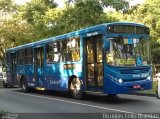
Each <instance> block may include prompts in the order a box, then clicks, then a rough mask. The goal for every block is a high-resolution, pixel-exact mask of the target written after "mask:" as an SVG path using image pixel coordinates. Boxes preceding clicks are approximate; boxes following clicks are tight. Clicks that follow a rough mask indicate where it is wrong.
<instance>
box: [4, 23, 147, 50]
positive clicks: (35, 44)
mask: <svg viewBox="0 0 160 119" xmlns="http://www.w3.org/2000/svg"><path fill="white" fill-rule="evenodd" d="M108 25H135V26H145V25H143V24H139V23H134V22H111V23H103V24H100V25H96V26H92V27H88V28H84V29H80V30H77V31H74V32H70V33H66V34H62V35H59V36H55V37H50V38H47V39H43V40H40V41H36V42H32V43H28V44H25V45H20V46H17V47H14V48H10V49H7V50H6V51H7V52H9V51H14V50H15V51H16V50H20V49H23V48H29V47H34V46H39V45H42V44H46V43H49V42H52V41H55V40H62V39H65V38H68V37H74V36H77V35H80V34H84V33H88V32H92V31H95V30H97V31H98V30H100V29H103V28H104V27H107V26H108Z"/></svg>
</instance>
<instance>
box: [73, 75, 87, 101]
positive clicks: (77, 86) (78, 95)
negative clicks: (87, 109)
mask: <svg viewBox="0 0 160 119" xmlns="http://www.w3.org/2000/svg"><path fill="white" fill-rule="evenodd" d="M70 92H71V95H72V97H73V98H74V99H82V98H83V97H84V93H83V92H82V90H81V82H80V80H79V79H78V78H77V77H74V78H73V79H72V80H71V83H70Z"/></svg>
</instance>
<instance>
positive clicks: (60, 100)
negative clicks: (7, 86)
mask: <svg viewBox="0 0 160 119" xmlns="http://www.w3.org/2000/svg"><path fill="white" fill-rule="evenodd" d="M0 92H8V93H14V94H19V95H25V96H31V97H37V98H43V99H48V100H55V101H59V102H66V103H71V104H76V105H83V106H87V107H94V108H99V109H104V110H110V111H116V112H121V113H131V114H134V113H133V112H128V111H124V110H118V109H112V108H107V107H101V106H96V105H91V104H85V103H79V102H73V101H67V100H62V99H57V98H49V97H44V96H38V95H32V94H25V93H18V92H12V91H6V90H0Z"/></svg>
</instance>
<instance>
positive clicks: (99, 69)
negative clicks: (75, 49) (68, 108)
mask: <svg viewBox="0 0 160 119" xmlns="http://www.w3.org/2000/svg"><path fill="white" fill-rule="evenodd" d="M102 44H103V37H102V35H96V36H90V37H87V38H84V54H85V55H84V66H85V67H84V72H85V73H84V75H85V79H86V81H85V82H86V86H87V88H94V89H95V90H96V88H102V87H103V58H102V51H103V50H102V47H103V45H102Z"/></svg>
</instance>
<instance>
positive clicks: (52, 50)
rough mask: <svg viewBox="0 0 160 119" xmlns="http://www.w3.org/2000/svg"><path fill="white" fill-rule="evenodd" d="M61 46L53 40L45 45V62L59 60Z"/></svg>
mask: <svg viewBox="0 0 160 119" xmlns="http://www.w3.org/2000/svg"><path fill="white" fill-rule="evenodd" d="M60 51H61V47H60V42H53V43H50V44H47V45H46V52H47V56H46V62H47V63H55V62H59V61H60V59H61V54H60Z"/></svg>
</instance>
